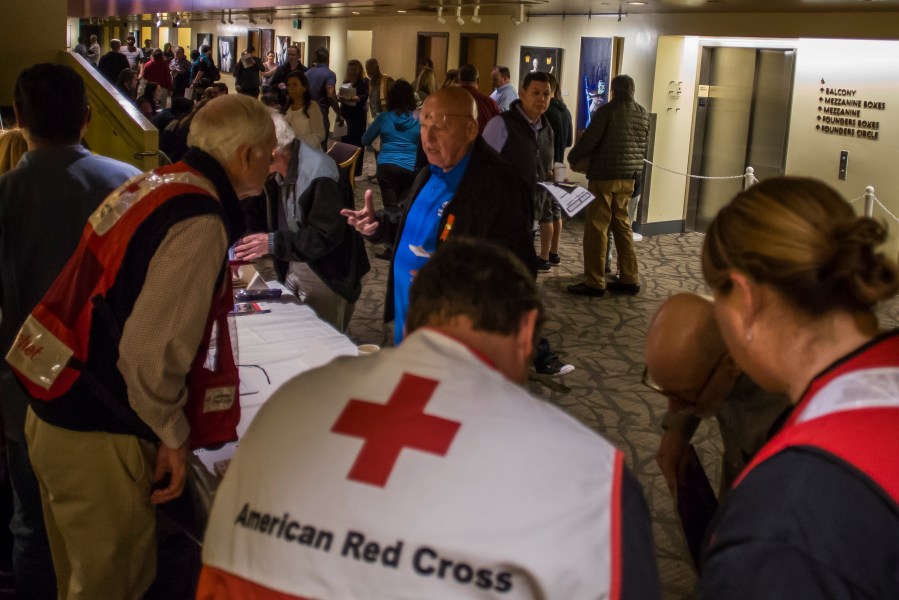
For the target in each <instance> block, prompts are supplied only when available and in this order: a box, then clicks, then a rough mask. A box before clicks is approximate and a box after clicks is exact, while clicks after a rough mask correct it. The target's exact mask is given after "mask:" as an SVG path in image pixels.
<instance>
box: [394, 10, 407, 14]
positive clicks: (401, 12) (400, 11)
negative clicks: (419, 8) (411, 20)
mask: <svg viewBox="0 0 899 600" xmlns="http://www.w3.org/2000/svg"><path fill="white" fill-rule="evenodd" d="M396 12H398V13H400V14H405V13H406V11H404V10H398V11H396Z"/></svg>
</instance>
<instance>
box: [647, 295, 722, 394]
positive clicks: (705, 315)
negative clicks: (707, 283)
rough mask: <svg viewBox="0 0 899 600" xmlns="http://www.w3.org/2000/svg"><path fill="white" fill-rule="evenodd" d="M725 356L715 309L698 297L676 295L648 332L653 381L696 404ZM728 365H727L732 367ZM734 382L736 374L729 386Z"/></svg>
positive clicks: (648, 367)
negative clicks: (699, 394)
mask: <svg viewBox="0 0 899 600" xmlns="http://www.w3.org/2000/svg"><path fill="white" fill-rule="evenodd" d="M726 353H727V347H726V346H725V345H724V339H723V338H722V337H721V332H720V331H719V329H718V324H717V323H716V322H715V309H714V306H713V305H712V303H711V302H710V301H708V300H706V299H705V298H702V297H700V296H697V295H695V294H677V295H674V296H672V297H670V298H669V299H668V300H666V301H665V302H664V303H663V304H662V306H661V307H659V309H658V310H657V311H656V314H655V315H654V316H653V318H652V321H650V323H649V329H648V330H647V332H646V348H645V358H646V369H647V371H648V374H649V376H650V378H651V379H652V381H653V382H655V383H656V384H657V385H658V386H659V387H661V388H662V389H664V390H666V391H670V392H672V393H675V394H678V395H679V396H682V397H684V398H687V399H691V398H692V399H693V401H694V402H695V401H696V398H695V397H696V396H698V393H699V392H700V391H702V389H703V387H704V386H706V385H707V384H708V383H709V379H710V377H711V376H712V374H713V372H714V371H715V370H716V368H718V367H721V366H722V362H723V361H722V357H723V356H724V355H725V354H726ZM727 362H728V364H727V365H725V366H727V367H730V362H729V361H727ZM731 375H733V373H731ZM734 380H735V375H733V376H731V377H730V379H729V382H730V387H732V386H733V381H734ZM729 391H730V388H728V389H727V390H724V392H725V393H727V392H729Z"/></svg>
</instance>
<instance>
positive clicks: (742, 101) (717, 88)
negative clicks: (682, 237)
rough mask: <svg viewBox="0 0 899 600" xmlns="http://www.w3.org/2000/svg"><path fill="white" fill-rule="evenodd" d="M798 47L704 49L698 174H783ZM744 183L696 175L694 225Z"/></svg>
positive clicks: (690, 214) (690, 215) (702, 224)
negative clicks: (750, 168)
mask: <svg viewBox="0 0 899 600" xmlns="http://www.w3.org/2000/svg"><path fill="white" fill-rule="evenodd" d="M794 55H795V52H794V51H793V50H778V49H757V48H718V47H714V48H709V47H706V48H703V50H702V61H701V64H700V77H699V85H700V90H699V93H698V94H697V108H696V120H695V123H696V125H695V130H694V133H693V151H692V153H693V160H692V163H691V164H692V174H693V175H701V176H705V177H718V176H727V175H739V174H742V173H744V172H745V171H746V167H747V166H751V167H752V168H753V169H754V171H755V175H756V177H757V178H758V179H759V180H760V181H761V180H763V179H768V178H770V177H776V176H778V175H783V173H784V162H785V159H786V141H787V129H788V125H789V111H790V98H791V95H792V81H793V63H794ZM742 189H743V180H742V179H695V178H691V179H690V185H689V192H688V201H687V219H686V227H687V230H691V231H705V229H706V227H708V225H709V223H710V222H711V221H712V219H714V218H715V215H717V214H718V211H719V210H720V209H721V208H722V207H723V206H724V205H726V204H727V203H728V202H730V200H731V198H733V197H734V195H736V194H737V193H739V192H740V191H741V190H742Z"/></svg>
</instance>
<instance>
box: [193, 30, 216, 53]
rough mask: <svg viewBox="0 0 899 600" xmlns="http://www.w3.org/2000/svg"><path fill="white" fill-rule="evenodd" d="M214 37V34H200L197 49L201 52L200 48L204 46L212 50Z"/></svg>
mask: <svg viewBox="0 0 899 600" xmlns="http://www.w3.org/2000/svg"><path fill="white" fill-rule="evenodd" d="M214 37H215V36H213V34H211V33H198V34H197V45H196V46H195V48H196V49H197V50H199V49H200V47H201V46H204V45H206V46H209V47H210V48H212V40H213V38H214Z"/></svg>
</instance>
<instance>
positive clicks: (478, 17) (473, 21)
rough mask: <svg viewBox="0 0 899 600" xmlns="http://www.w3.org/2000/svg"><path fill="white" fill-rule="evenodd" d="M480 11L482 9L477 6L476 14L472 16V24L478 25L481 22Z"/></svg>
mask: <svg viewBox="0 0 899 600" xmlns="http://www.w3.org/2000/svg"><path fill="white" fill-rule="evenodd" d="M480 10H481V7H480V6H475V7H474V14H473V15H471V22H472V23H475V24H478V23H480V22H481V17H480V16H478V11H480Z"/></svg>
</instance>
